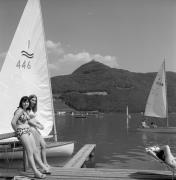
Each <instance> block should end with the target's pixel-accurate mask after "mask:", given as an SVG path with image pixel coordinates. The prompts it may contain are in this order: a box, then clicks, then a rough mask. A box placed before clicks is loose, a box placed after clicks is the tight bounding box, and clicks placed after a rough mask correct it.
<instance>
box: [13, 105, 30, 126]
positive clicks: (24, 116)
mask: <svg viewBox="0 0 176 180" xmlns="http://www.w3.org/2000/svg"><path fill="white" fill-rule="evenodd" d="M18 109H19V108H18ZM18 109H17V110H18ZM17 110H16V111H17ZM16 111H15V113H16ZM29 119H30V117H29V115H28V114H27V113H26V112H24V111H23V112H22V114H21V116H20V117H19V118H18V121H19V122H20V123H22V124H24V123H26V121H28V120H29Z"/></svg>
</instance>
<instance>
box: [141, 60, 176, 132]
mask: <svg viewBox="0 0 176 180" xmlns="http://www.w3.org/2000/svg"><path fill="white" fill-rule="evenodd" d="M144 116H148V117H156V118H163V119H166V127H157V128H138V130H139V131H144V132H156V133H176V127H169V119H168V103H167V83H166V72H165V60H164V61H163V63H162V65H161V67H160V69H159V71H158V73H157V75H156V78H155V80H154V82H153V85H152V88H151V90H150V94H149V96H148V99H147V103H146V107H145V112H144Z"/></svg>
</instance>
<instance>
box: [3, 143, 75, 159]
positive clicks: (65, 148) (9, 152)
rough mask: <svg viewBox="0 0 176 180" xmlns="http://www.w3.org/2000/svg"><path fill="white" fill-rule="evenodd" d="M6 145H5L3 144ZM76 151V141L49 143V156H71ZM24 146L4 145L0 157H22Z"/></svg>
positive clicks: (47, 152)
mask: <svg viewBox="0 0 176 180" xmlns="http://www.w3.org/2000/svg"><path fill="white" fill-rule="evenodd" d="M3 146H4V145H3ZM73 151H74V142H52V143H48V144H47V149H46V155H47V157H59V156H62V157H66V156H71V155H72V153H73ZM22 158H23V148H22V147H18V148H9V147H7V148H6V147H5V146H4V147H3V149H2V148H1V149H0V159H22Z"/></svg>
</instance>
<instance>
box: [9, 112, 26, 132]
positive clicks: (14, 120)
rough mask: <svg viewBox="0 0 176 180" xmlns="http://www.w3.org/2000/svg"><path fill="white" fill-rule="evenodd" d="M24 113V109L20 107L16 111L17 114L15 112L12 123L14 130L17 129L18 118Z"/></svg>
mask: <svg viewBox="0 0 176 180" xmlns="http://www.w3.org/2000/svg"><path fill="white" fill-rule="evenodd" d="M22 113H23V110H22V109H18V110H17V111H16V112H15V114H14V116H13V118H12V121H11V125H12V128H13V130H14V131H16V129H17V124H16V123H17V120H18V119H19V117H20V116H21V115H22Z"/></svg>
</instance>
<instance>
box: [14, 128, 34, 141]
mask: <svg viewBox="0 0 176 180" xmlns="http://www.w3.org/2000/svg"><path fill="white" fill-rule="evenodd" d="M23 134H28V135H30V134H31V130H30V128H28V127H27V128H17V130H16V136H17V138H18V139H20V137H21V136H22V135H23Z"/></svg>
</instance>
